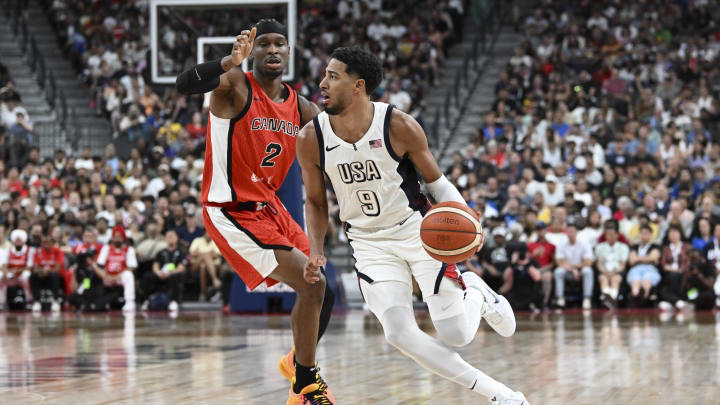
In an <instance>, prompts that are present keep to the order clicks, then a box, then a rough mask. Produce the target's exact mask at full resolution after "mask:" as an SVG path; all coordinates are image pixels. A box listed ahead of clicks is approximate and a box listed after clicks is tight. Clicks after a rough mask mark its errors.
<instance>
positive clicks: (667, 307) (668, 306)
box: [658, 301, 674, 311]
mask: <svg viewBox="0 0 720 405" xmlns="http://www.w3.org/2000/svg"><path fill="white" fill-rule="evenodd" d="M658 308H660V310H661V311H672V310H673V309H674V307H673V305H672V304H671V303H669V302H667V301H660V303H659V304H658Z"/></svg>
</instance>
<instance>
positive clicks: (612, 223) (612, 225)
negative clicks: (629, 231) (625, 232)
mask: <svg viewBox="0 0 720 405" xmlns="http://www.w3.org/2000/svg"><path fill="white" fill-rule="evenodd" d="M604 228H605V230H606V231H610V230H613V231H617V230H618V223H617V221H616V220H614V219H608V220H607V221H605V226H604Z"/></svg>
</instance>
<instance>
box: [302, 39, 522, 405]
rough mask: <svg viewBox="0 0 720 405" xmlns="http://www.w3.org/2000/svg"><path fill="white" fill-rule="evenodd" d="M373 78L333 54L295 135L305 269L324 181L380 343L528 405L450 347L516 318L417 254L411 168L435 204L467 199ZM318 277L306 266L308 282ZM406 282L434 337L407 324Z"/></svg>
mask: <svg viewBox="0 0 720 405" xmlns="http://www.w3.org/2000/svg"><path fill="white" fill-rule="evenodd" d="M381 80H382V67H381V65H380V63H379V61H378V60H377V59H376V58H375V57H374V56H373V55H372V54H371V53H369V52H366V51H364V50H361V49H357V48H338V49H336V50H335V51H334V52H333V54H332V55H331V57H330V61H329V63H328V66H327V68H326V70H325V78H324V79H323V80H322V82H321V83H320V89H321V91H322V95H323V99H322V103H323V104H324V105H325V111H324V112H323V113H321V114H319V115H318V116H317V117H315V119H314V120H313V123H312V124H310V123H308V125H306V126H305V127H304V128H303V129H302V130H301V131H300V134H299V136H298V141H297V155H298V160H299V162H300V166H301V167H302V175H303V181H304V183H305V188H306V191H307V203H306V204H307V205H306V216H307V221H308V233H309V237H310V258H309V263H312V262H313V261H322V260H324V257H323V239H324V237H325V232H326V230H327V225H328V212H327V200H326V195H325V177H324V176H325V175H327V177H328V178H329V179H330V182H331V184H332V187H333V189H334V190H335V193H336V195H337V199H338V203H339V205H340V218H341V219H342V221H343V222H344V224H345V229H346V231H347V235H348V239H349V240H350V244H351V246H352V248H353V255H354V257H355V260H356V271H357V275H358V282H359V284H360V289H361V291H362V294H363V297H364V298H365V301H366V302H367V304H368V307H369V308H370V310H371V311H372V312H373V313H374V314H375V316H377V318H378V319H379V320H380V323H381V324H382V326H383V330H384V333H385V338H386V339H387V341H388V342H389V343H390V344H392V345H393V346H395V347H396V348H398V349H399V350H400V351H401V352H403V353H404V354H405V355H407V356H409V357H411V358H412V359H414V360H415V361H416V362H418V363H419V364H420V365H422V366H423V367H425V368H426V369H428V370H430V371H432V372H434V373H436V374H438V375H440V376H442V377H445V378H447V379H449V380H451V381H454V382H456V383H458V384H461V385H463V386H465V387H467V388H469V389H471V390H472V391H474V392H477V393H479V394H481V395H484V396H485V397H487V398H489V399H490V403H491V404H500V405H529V403H528V401H527V399H525V397H524V395H523V394H522V393H520V392H515V391H512V390H511V389H509V388H508V387H506V386H505V385H503V384H502V383H500V382H498V381H496V380H494V379H492V378H491V377H489V376H487V375H485V374H484V373H483V372H481V371H480V370H478V369H476V368H474V367H473V366H471V365H470V364H468V363H467V362H465V361H464V360H463V359H462V358H461V357H460V355H459V354H458V353H457V352H456V351H455V349H454V348H455V347H461V346H465V345H467V344H469V343H470V342H471V341H472V339H473V338H474V336H475V334H476V332H477V329H478V326H479V324H480V320H481V318H485V320H486V321H487V322H488V323H489V324H490V326H491V327H492V328H493V329H495V331H497V332H498V333H499V334H500V335H502V336H506V337H507V336H511V335H512V334H513V333H514V332H515V316H514V314H513V312H512V309H511V308H510V305H509V304H508V302H507V300H506V299H505V298H504V297H502V296H500V295H497V294H495V293H494V292H493V291H492V290H491V289H490V288H489V287H488V286H487V284H485V283H484V282H483V281H482V279H480V277H478V276H477V275H476V274H474V273H472V272H466V273H464V274H463V275H462V276H460V275H459V274H457V271H456V270H455V266H447V265H444V264H443V263H440V262H438V261H436V260H434V259H432V258H431V257H430V256H429V255H428V254H427V253H426V252H425V250H424V249H423V248H422V244H421V241H420V223H421V222H422V212H421V211H425V210H427V208H429V203H428V200H427V199H426V198H425V196H423V195H422V194H421V193H420V184H419V182H418V177H417V174H416V171H415V168H417V170H418V171H419V172H420V176H421V177H422V179H423V180H424V181H425V183H426V184H427V188H428V190H429V192H430V193H431V194H432V196H433V198H434V199H435V201H437V202H444V201H457V202H460V203H462V204H465V201H464V200H463V198H462V196H461V195H460V193H459V192H458V191H457V189H456V188H455V187H454V186H453V185H452V184H451V183H450V182H449V181H448V180H447V179H446V178H445V177H444V176H443V175H442V173H441V172H440V169H439V168H438V165H437V163H436V162H435V159H434V158H433V156H432V154H431V153H430V150H429V148H428V144H427V139H426V137H425V133H424V132H423V130H422V128H421V127H420V125H418V123H417V122H416V121H415V120H414V119H413V118H412V117H410V116H409V115H407V114H405V113H403V112H401V111H398V110H396V109H394V108H393V107H392V106H389V105H387V104H384V103H373V102H371V101H370V96H369V95H370V94H371V93H372V92H373V90H375V88H376V87H377V86H378V85H379V84H380V81H381ZM319 277H320V274H319V272H318V271H317V270H314V268H313V267H312V266H310V265H308V266H306V268H305V278H306V279H307V280H309V281H313V280H315V279H319ZM411 277H415V280H416V281H417V283H418V285H419V286H420V289H421V291H422V295H423V298H424V300H425V302H426V304H427V306H428V309H429V311H430V317H431V318H432V321H433V324H434V326H435V329H436V330H437V332H438V337H437V338H435V337H432V336H430V335H428V334H426V333H424V332H423V331H421V330H420V328H419V327H418V325H417V323H416V322H415V317H414V314H413V307H412V298H411V293H412V281H411Z"/></svg>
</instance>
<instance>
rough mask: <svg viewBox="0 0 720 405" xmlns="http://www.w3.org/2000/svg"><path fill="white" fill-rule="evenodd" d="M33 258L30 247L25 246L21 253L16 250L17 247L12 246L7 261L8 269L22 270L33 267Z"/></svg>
mask: <svg viewBox="0 0 720 405" xmlns="http://www.w3.org/2000/svg"><path fill="white" fill-rule="evenodd" d="M32 258H33V255H32V251H31V249H30V248H29V247H28V245H24V246H23V247H22V249H20V250H19V251H18V250H15V246H10V248H9V249H8V250H7V257H6V258H5V260H6V263H7V267H8V269H22V268H25V267H30V266H32Z"/></svg>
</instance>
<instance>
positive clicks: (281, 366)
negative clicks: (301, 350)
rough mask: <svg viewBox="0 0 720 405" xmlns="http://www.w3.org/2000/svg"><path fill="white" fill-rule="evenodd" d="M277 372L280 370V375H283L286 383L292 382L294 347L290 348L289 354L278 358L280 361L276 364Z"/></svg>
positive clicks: (293, 374) (293, 375)
mask: <svg viewBox="0 0 720 405" xmlns="http://www.w3.org/2000/svg"><path fill="white" fill-rule="evenodd" d="M278 370H280V373H281V374H282V375H283V377H285V378H287V380H288V381H290V382H292V379H293V377H295V348H294V347H293V348H292V350H290V353H288V354H286V355H284V356H282V357H280V361H279V362H278Z"/></svg>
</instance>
